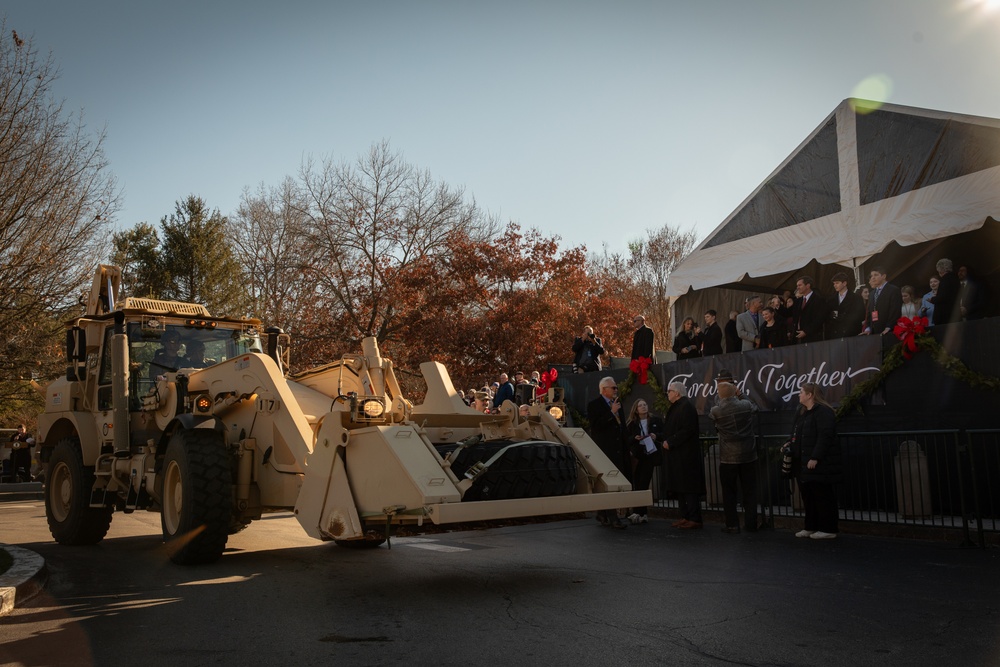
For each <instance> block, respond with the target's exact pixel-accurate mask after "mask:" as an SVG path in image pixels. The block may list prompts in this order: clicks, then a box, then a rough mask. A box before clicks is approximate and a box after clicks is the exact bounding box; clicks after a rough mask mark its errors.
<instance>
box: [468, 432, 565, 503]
mask: <svg viewBox="0 0 1000 667" xmlns="http://www.w3.org/2000/svg"><path fill="white" fill-rule="evenodd" d="M510 444H512V443H511V442H510V441H492V442H482V443H479V444H477V445H472V446H471V447H466V448H465V449H463V450H462V451H461V452H460V453H459V454H458V456H456V458H455V461H453V462H452V469H453V470H454V471H455V474H456V475H458V476H459V478H461V477H462V475H464V474H465V471H466V470H468V469H469V468H470V467H471V466H473V465H475V464H476V463H478V462H482V463H486V462H487V461H489V460H490V459H491V458H492V457H493V456H494V455H495V454H496V453H497V452H499V451H500V450H501V449H503V448H504V447H507V446H508V445H510ZM578 472H579V469H578V465H577V460H576V454H575V453H574V451H573V448H572V447H570V446H568V445H563V444H559V443H555V442H544V441H529V442H524V443H519V444H516V445H515V446H514V447H510V448H509V449H507V451H506V452H505V453H504V454H503V455H502V456H501V457H500V458H499V459H497V460H496V461H494V462H493V463H492V464H490V467H489V469H488V470H487V471H486V472H485V473H483V474H482V475H480V476H479V477H478V478H477V479H476V481H475V482H474V483H473V484H472V486H471V487H469V490H468V491H466V492H465V495H464V496H462V500H511V499H514V498H541V497H546V496H565V495H569V494H572V493H575V492H576V484H577V475H578Z"/></svg>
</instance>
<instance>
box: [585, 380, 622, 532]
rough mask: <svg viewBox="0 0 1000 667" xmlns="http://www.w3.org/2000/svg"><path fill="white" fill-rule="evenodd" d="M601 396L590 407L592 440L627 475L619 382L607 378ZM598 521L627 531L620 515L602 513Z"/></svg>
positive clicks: (598, 516)
mask: <svg viewBox="0 0 1000 667" xmlns="http://www.w3.org/2000/svg"><path fill="white" fill-rule="evenodd" d="M600 388H601V395H600V396H598V397H597V398H595V399H594V400H592V401H591V402H590V403H588V404H587V421H589V422H590V437H591V438H592V439H593V440H594V443H595V444H596V445H597V446H598V447H600V448H601V451H602V452H604V455H605V456H607V457H608V458H609V459H611V463H613V464H614V465H615V467H616V468H618V469H619V470H621V471H622V473H625V474H627V473H628V469H627V468H626V467H625V462H626V459H625V457H624V456H623V455H622V454H623V450H624V448H625V433H626V431H625V418H624V415H622V404H621V401H619V400H618V383H617V382H615V379H614V378H613V377H610V376H608V377H605V378H602V379H601V383H600ZM597 521H598V522H600V523H601V524H603V525H605V526H612V527H614V528H627V527H628V524H627V523H625V522H624V521H623V520H622V519H621V518H620V517H619V516H618V514H617V513H616V512H614V511H612V510H600V511H598V512H597Z"/></svg>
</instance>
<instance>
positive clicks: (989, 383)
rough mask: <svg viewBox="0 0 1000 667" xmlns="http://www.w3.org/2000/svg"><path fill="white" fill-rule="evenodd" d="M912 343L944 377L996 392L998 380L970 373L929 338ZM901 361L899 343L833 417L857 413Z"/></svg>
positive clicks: (901, 354)
mask: <svg viewBox="0 0 1000 667" xmlns="http://www.w3.org/2000/svg"><path fill="white" fill-rule="evenodd" d="M914 343H916V345H917V351H918V352H919V351H925V352H927V353H928V354H930V355H931V356H932V357H933V358H934V361H936V362H937V363H938V364H940V365H941V367H942V368H943V369H944V371H945V372H946V373H947V374H948V375H951V376H952V377H954V378H956V379H958V380H961V381H962V382H964V383H966V384H968V385H970V386H971V387H973V388H974V389H985V390H987V391H1000V378H995V377H987V376H985V375H981V374H979V373H977V372H975V371H973V370H972V369H970V368H969V367H968V366H966V365H965V364H964V363H962V360H961V359H958V358H957V357H953V356H951V355H950V354H948V352H947V351H946V350H945V349H944V347H942V346H941V343H939V342H938V341H937V339H936V338H934V337H933V336H928V335H924V336H917V337H916V338H914ZM905 361H906V357H904V356H903V343H902V342H900V343H899V344H898V345H896V346H895V347H893V348H892V349H891V350H889V352H888V353H887V354H886V355H885V359H883V360H882V368H881V369H880V370H879V372H878V373H876V374H875V375H874V376H873V377H871V378H869V379H867V380H865V381H864V382H862V383H861V384H859V385H857V386H856V387H854V390H853V391H851V393H850V394H848V395H847V396H845V397H844V400H843V401H841V403H840V407H838V408H837V417H838V418H843V417H845V416H847V415H848V414H850V413H851V412H853V411H854V410H860V408H861V400H862V399H863V398H867V397H868V396H871V395H872V394H873V393H875V391H876V390H877V389H878V388H879V387H881V386H882V385H883V384H885V381H886V379H887V378H888V377H889V375H890V374H891V373H892V372H893V371H895V370H896V369H897V368H899V367H900V366H902V365H903V363H904V362H905ZM862 414H863V411H862Z"/></svg>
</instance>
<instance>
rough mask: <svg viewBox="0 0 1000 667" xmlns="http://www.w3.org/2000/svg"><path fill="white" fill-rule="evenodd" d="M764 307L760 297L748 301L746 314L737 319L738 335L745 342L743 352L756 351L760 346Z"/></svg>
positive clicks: (741, 314) (753, 297)
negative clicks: (761, 317)
mask: <svg viewBox="0 0 1000 667" xmlns="http://www.w3.org/2000/svg"><path fill="white" fill-rule="evenodd" d="M763 306H764V302H763V301H761V298H760V297H759V296H752V297H750V298H749V299H747V309H746V312H743V313H740V314H739V315H738V316H737V317H736V333H737V334H738V335H739V337H740V340H742V341H743V351H744V352H746V351H747V350H755V349H757V346H758V345H759V344H760V309H761V308H762V307H763Z"/></svg>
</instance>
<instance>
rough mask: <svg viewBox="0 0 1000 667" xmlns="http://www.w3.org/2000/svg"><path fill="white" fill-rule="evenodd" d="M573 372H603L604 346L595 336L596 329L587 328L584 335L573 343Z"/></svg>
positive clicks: (584, 329)
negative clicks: (602, 356)
mask: <svg viewBox="0 0 1000 667" xmlns="http://www.w3.org/2000/svg"><path fill="white" fill-rule="evenodd" d="M573 354H574V355H576V356H574V357H573V372H574V373H590V372H593V371H599V370H601V355H602V354H604V344H603V342H602V341H601V339H600V338H598V337H597V336H595V335H594V327H591V326H585V327H584V328H583V333H582V334H581V335H579V336H577V337H576V339H575V340H574V341H573Z"/></svg>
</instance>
